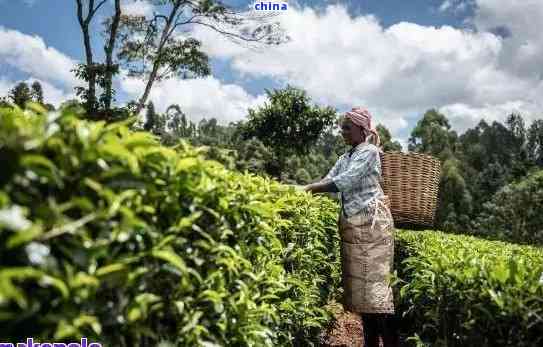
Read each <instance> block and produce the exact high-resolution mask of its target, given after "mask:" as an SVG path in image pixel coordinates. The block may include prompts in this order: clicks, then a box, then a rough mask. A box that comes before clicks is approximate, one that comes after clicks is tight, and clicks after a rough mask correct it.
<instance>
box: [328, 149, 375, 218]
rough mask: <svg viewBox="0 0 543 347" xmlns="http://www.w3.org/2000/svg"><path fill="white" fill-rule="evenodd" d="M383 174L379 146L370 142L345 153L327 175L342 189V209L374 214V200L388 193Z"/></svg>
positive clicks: (348, 211) (347, 212)
mask: <svg viewBox="0 0 543 347" xmlns="http://www.w3.org/2000/svg"><path fill="white" fill-rule="evenodd" d="M380 177H381V160H380V157H379V149H378V148H377V147H376V146H375V145H373V144H370V143H367V142H363V143H361V144H359V145H358V146H356V147H355V148H353V149H351V150H350V151H348V152H346V153H344V154H343V155H341V156H340V157H339V159H338V160H337V162H336V163H335V165H334V167H333V168H332V169H331V170H330V172H328V174H327V175H326V176H325V178H329V179H332V181H333V182H334V184H335V185H336V187H337V188H338V190H339V192H340V195H341V205H342V206H341V207H342V211H343V214H344V215H345V216H346V217H352V216H354V215H357V214H363V215H365V216H371V215H373V213H374V209H375V207H374V205H372V201H373V200H374V199H376V198H381V197H383V196H384V193H383V190H382V189H381V185H380V183H379V180H380Z"/></svg>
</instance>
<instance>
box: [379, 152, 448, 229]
mask: <svg viewBox="0 0 543 347" xmlns="http://www.w3.org/2000/svg"><path fill="white" fill-rule="evenodd" d="M381 167H382V181H381V182H382V187H383V191H384V193H385V194H386V195H387V196H388V198H389V199H390V211H391V212H392V217H393V218H394V223H395V224H396V225H398V224H411V225H422V226H432V225H433V223H434V216H435V212H436V206H437V192H438V189H439V179H440V174H441V164H440V162H439V160H438V159H436V158H434V157H432V156H430V155H427V154H421V153H402V152H386V153H383V154H381Z"/></svg>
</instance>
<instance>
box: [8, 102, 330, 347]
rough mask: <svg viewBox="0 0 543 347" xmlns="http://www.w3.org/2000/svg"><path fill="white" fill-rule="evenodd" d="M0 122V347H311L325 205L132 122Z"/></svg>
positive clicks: (324, 277) (319, 313) (325, 266)
mask: <svg viewBox="0 0 543 347" xmlns="http://www.w3.org/2000/svg"><path fill="white" fill-rule="evenodd" d="M32 108H33V109H34V111H35V112H29V111H27V112H26V113H23V112H21V111H20V110H18V109H1V110H0V156H1V158H2V162H4V163H7V164H8V165H6V166H4V167H3V169H2V174H1V176H0V264H2V265H1V267H0V321H1V324H2V335H3V336H2V338H8V339H10V340H11V339H13V340H22V339H23V338H24V337H26V336H34V337H36V338H39V339H42V340H51V339H54V340H57V341H67V340H74V339H78V338H80V337H82V336H86V337H88V338H90V339H93V340H97V341H100V342H102V343H103V344H104V345H108V346H109V345H110V346H143V345H158V344H159V343H160V345H172V344H173V345H176V346H204V345H207V346H210V345H228V346H289V345H293V344H298V345H314V344H315V343H316V339H317V336H318V334H317V332H318V331H319V329H320V327H322V326H323V325H325V324H326V323H327V322H328V320H329V319H330V315H329V313H328V312H327V311H325V310H324V309H322V308H321V307H324V305H325V303H326V302H327V301H328V300H329V299H330V298H331V297H332V295H333V293H335V292H336V289H337V287H338V286H339V280H340V276H339V269H340V265H339V248H338V235H337V231H336V216H337V205H336V204H335V203H333V202H332V201H330V200H329V199H327V198H318V197H317V198H311V197H309V196H308V195H307V194H306V193H299V192H296V191H294V190H293V189H292V188H288V187H286V186H282V185H280V184H278V183H276V182H274V181H271V180H269V179H266V178H259V177H255V176H253V175H250V174H240V173H235V172H231V171H228V170H226V169H225V168H224V167H223V166H222V165H220V164H219V163H217V162H214V161H208V160H204V159H203V158H202V150H200V149H195V148H193V147H190V146H188V145H187V144H185V143H184V142H180V143H178V144H177V145H176V146H175V147H163V146H161V145H160V144H159V142H158V140H157V138H156V137H154V136H153V135H151V134H149V133H147V132H134V131H130V130H129V128H128V125H129V124H131V122H132V121H133V120H127V121H125V122H118V123H112V124H106V123H105V121H100V122H91V121H87V120H82V119H80V118H81V117H80V116H78V115H76V114H75V113H74V112H75V109H74V108H67V109H66V110H63V111H62V112H60V113H58V114H48V113H47V112H46V111H45V110H43V109H42V108H40V107H39V106H35V105H34V106H32Z"/></svg>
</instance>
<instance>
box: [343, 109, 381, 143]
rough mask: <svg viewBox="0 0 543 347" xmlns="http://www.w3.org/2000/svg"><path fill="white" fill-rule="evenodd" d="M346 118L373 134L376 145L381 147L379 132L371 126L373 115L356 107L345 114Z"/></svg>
mask: <svg viewBox="0 0 543 347" xmlns="http://www.w3.org/2000/svg"><path fill="white" fill-rule="evenodd" d="M345 117H346V118H348V119H350V120H351V122H353V123H354V124H356V125H358V126H360V127H362V128H363V129H365V130H366V131H369V132H370V133H372V134H373V140H374V141H373V142H374V145H376V146H377V147H379V144H380V142H381V140H380V138H379V134H378V133H377V130H376V129H375V127H374V126H372V124H371V114H370V112H369V111H368V110H366V109H364V108H361V107H355V108H353V109H352V110H351V111H348V112H345Z"/></svg>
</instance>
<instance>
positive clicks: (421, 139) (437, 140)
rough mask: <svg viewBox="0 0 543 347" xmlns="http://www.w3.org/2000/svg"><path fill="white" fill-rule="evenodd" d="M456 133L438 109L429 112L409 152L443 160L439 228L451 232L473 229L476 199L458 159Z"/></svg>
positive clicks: (420, 122) (438, 215) (417, 129)
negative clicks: (429, 155)
mask: <svg viewBox="0 0 543 347" xmlns="http://www.w3.org/2000/svg"><path fill="white" fill-rule="evenodd" d="M456 142H457V135H456V132H454V131H452V130H451V126H450V124H449V121H448V120H447V118H446V117H445V116H444V115H443V114H441V113H439V112H437V111H436V110H429V111H427V112H426V113H425V114H424V116H423V117H422V119H420V120H419V121H418V123H417V125H416V126H415V128H414V129H413V131H412V132H411V137H410V138H409V150H410V151H415V152H422V153H428V154H431V155H433V156H435V157H437V158H439V159H440V160H441V165H442V170H441V177H440V183H439V192H438V194H439V195H438V207H437V211H436V218H435V219H436V222H435V224H436V226H437V227H438V228H440V229H442V230H446V231H449V232H452V231H455V230H465V229H467V228H468V226H469V222H470V218H469V216H470V214H471V211H472V208H473V207H472V197H471V195H470V191H469V189H468V188H469V187H468V184H467V183H466V181H465V179H464V176H463V170H462V167H461V163H462V162H461V161H459V160H458V159H457V157H456V155H457V154H456V153H455V148H456Z"/></svg>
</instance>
